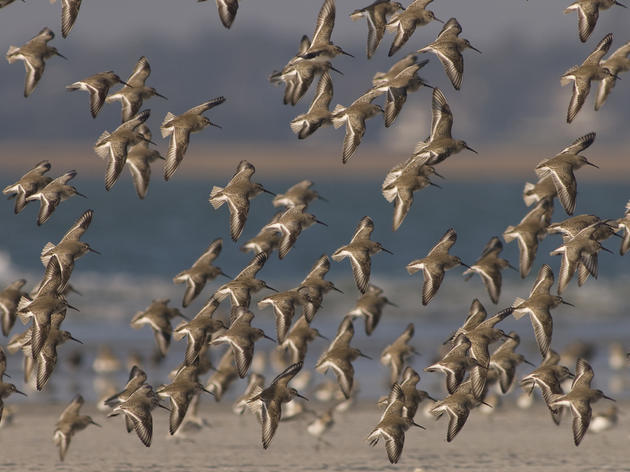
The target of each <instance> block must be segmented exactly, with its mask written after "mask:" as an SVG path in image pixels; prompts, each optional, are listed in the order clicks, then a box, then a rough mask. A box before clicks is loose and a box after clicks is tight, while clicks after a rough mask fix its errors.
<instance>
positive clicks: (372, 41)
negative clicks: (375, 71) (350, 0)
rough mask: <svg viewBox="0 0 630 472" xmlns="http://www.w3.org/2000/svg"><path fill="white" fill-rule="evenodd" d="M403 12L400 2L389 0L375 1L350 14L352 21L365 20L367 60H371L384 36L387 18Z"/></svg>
mask: <svg viewBox="0 0 630 472" xmlns="http://www.w3.org/2000/svg"><path fill="white" fill-rule="evenodd" d="M400 10H404V7H403V6H402V4H401V3H400V2H392V1H390V0H375V1H374V2H372V3H370V4H369V5H368V6H367V7H364V8H359V9H357V10H354V11H353V12H352V13H350V18H351V19H352V20H354V21H356V20H360V19H361V18H364V17H365V18H366V19H367V25H368V38H367V58H368V59H371V58H372V56H373V55H374V53H375V52H376V48H378V45H379V44H380V43H381V39H383V36H384V35H385V27H386V25H387V23H388V16H391V15H393V14H394V13H396V12H398V11H400Z"/></svg>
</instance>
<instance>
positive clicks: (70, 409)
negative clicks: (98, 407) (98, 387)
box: [53, 395, 101, 462]
mask: <svg viewBox="0 0 630 472" xmlns="http://www.w3.org/2000/svg"><path fill="white" fill-rule="evenodd" d="M83 403H84V400H83V397H82V396H81V395H76V396H75V397H74V398H73V399H72V401H71V402H70V404H69V405H68V406H67V407H66V408H65V409H64V410H63V411H62V412H61V416H59V420H58V421H57V425H56V428H55V433H54V434H53V440H54V441H55V444H56V445H57V446H58V447H59V460H60V461H62V462H63V460H64V458H65V457H66V452H68V446H70V440H71V439H72V436H74V435H75V434H76V433H78V432H79V431H82V430H84V429H85V428H87V427H88V426H89V425H91V424H93V425H94V426H98V427H100V426H101V425H100V424H98V423H96V422H95V421H94V420H93V419H92V418H91V417H89V416H87V415H79V410H80V409H81V407H82V406H83Z"/></svg>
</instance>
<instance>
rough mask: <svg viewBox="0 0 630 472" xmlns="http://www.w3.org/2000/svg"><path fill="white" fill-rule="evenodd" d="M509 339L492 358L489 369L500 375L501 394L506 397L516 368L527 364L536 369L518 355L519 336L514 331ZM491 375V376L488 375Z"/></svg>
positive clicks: (497, 349) (496, 350)
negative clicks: (516, 350)
mask: <svg viewBox="0 0 630 472" xmlns="http://www.w3.org/2000/svg"><path fill="white" fill-rule="evenodd" d="M508 336H509V337H508V338H507V339H506V340H505V341H504V342H503V344H501V345H500V346H499V347H498V348H496V349H495V351H494V352H493V353H492V355H491V356H490V364H489V368H490V369H491V370H494V371H495V372H496V373H497V374H498V378H499V386H500V387H501V393H503V394H504V395H505V394H506V393H507V392H508V391H509V390H510V388H511V387H512V384H513V383H514V376H515V373H516V367H517V366H518V365H519V364H521V363H523V362H524V363H526V364H529V365H531V366H532V367H535V366H534V364H532V363H531V362H529V361H527V360H526V359H525V357H523V355H522V354H516V352H514V350H515V349H516V348H517V347H518V345H519V344H520V342H521V338H520V337H519V335H518V334H517V333H516V332H514V331H512V332H510V333H509V334H508ZM488 375H489V374H488Z"/></svg>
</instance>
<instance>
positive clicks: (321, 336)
mask: <svg viewBox="0 0 630 472" xmlns="http://www.w3.org/2000/svg"><path fill="white" fill-rule="evenodd" d="M317 337H318V338H322V339H325V340H326V341H329V339H328V338H327V337H326V336H324V335H323V334H322V333H320V332H319V331H318V332H317Z"/></svg>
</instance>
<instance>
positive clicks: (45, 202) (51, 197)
mask: <svg viewBox="0 0 630 472" xmlns="http://www.w3.org/2000/svg"><path fill="white" fill-rule="evenodd" d="M76 176H77V171H76V170H71V171H69V172H66V173H65V174H63V175H61V176H59V177H57V178H56V179H54V180H51V181H50V182H49V183H48V184H46V186H44V187H42V188H40V189H39V190H38V191H36V192H35V193H33V194H31V195H30V196H28V197H26V202H32V201H35V200H39V202H40V208H39V213H38V214H37V224H38V225H42V224H44V223H46V221H48V218H50V216H51V215H52V214H53V211H55V208H57V206H58V205H59V204H60V203H61V202H63V201H65V200H67V199H68V198H70V197H73V196H75V195H79V196H80V197H83V198H87V197H86V196H85V195H83V194H82V193H80V192H78V191H77V189H76V188H74V187H73V186H72V185H68V182H69V181H71V180H72V179H74V178H75V177H76Z"/></svg>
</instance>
